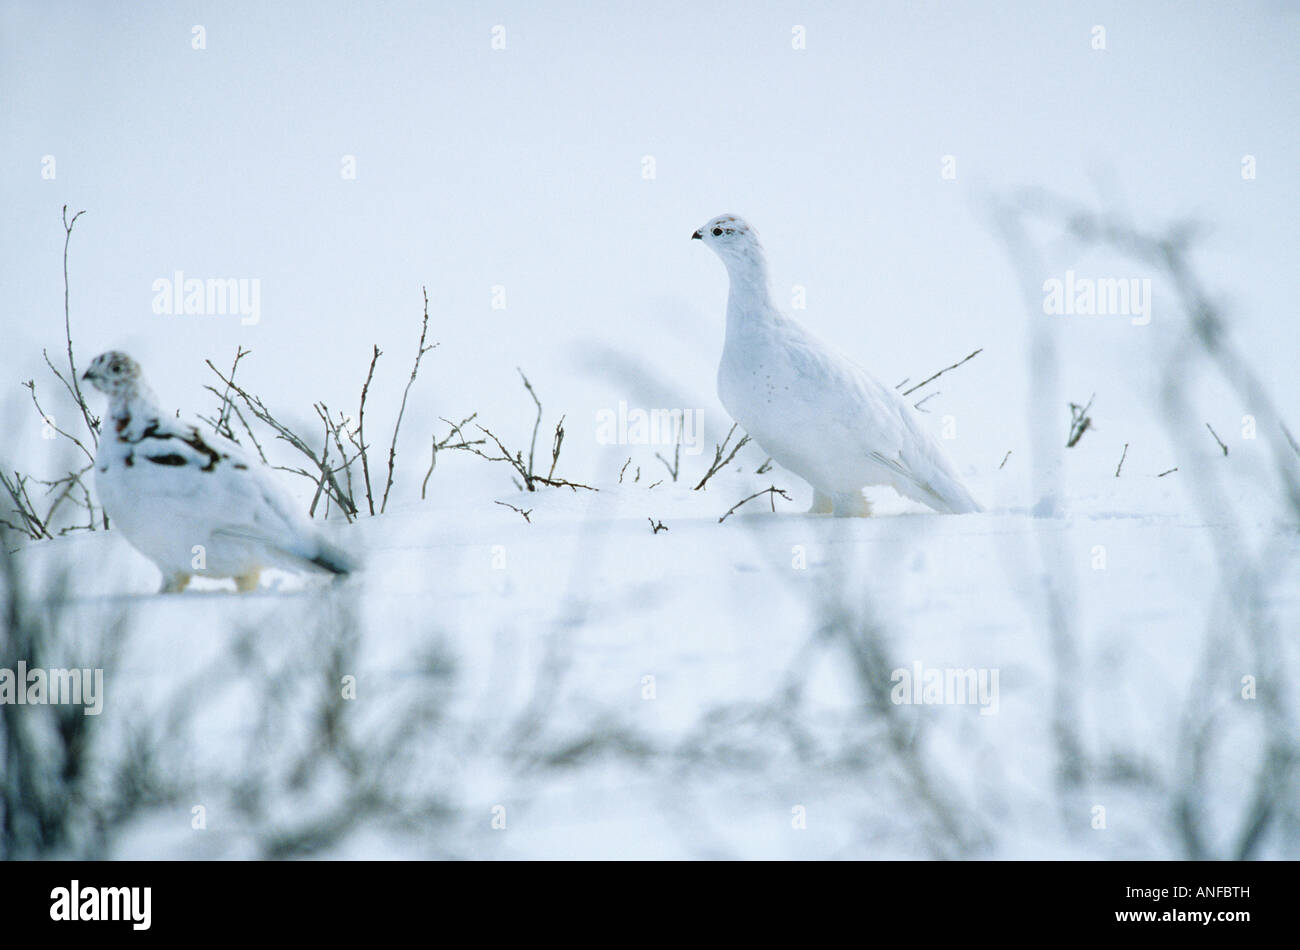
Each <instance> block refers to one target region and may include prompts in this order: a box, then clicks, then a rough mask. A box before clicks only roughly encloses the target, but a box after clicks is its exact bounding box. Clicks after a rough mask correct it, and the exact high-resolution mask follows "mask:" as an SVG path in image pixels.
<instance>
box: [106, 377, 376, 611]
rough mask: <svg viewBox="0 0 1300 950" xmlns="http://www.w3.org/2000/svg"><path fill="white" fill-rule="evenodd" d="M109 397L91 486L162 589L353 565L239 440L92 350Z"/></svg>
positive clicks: (243, 585) (245, 583) (244, 585)
mask: <svg viewBox="0 0 1300 950" xmlns="http://www.w3.org/2000/svg"><path fill="white" fill-rule="evenodd" d="M82 378H83V379H85V380H87V381H89V382H90V383H91V385H93V386H94V387H95V388H96V389H98V390H99V391H100V392H102V393H105V394H106V395H107V396H108V399H109V405H108V425H107V426H106V427H105V432H104V435H103V438H101V440H100V443H99V451H98V452H97V453H96V455H95V487H96V489H97V490H98V492H99V500H100V503H101V504H102V505H103V506H104V510H105V511H106V512H108V516H109V519H110V523H111V524H112V525H113V527H115V528H117V529H119V530H121V532H122V534H123V535H125V537H126V539H127V540H128V541H130V542H131V544H133V545H134V546H135V547H136V549H137V550H139V551H140V552H141V553H142V554H144V555H145V556H146V557H148V558H149V559H150V560H152V561H153V562H154V563H155V564H157V565H158V568H159V569H160V570H161V571H162V575H163V584H162V590H163V592H164V593H165V592H169V591H180V590H184V588H185V585H186V584H188V583H189V581H190V577H191V576H192V575H195V574H197V575H199V576H202V577H233V578H234V579H235V586H236V587H237V588H238V589H239V590H241V591H247V590H253V589H254V588H256V587H257V584H258V577H259V574H260V573H261V571H262V569H263V568H266V567H280V568H288V569H291V570H293V569H316V570H321V571H327V572H329V573H331V574H347V573H349V572H350V571H352V570H355V568H356V564H355V562H354V561H353V559H352V558H350V557H349V556H348V555H346V554H344V553H343V552H342V551H340V550H338V549H337V548H335V547H333V546H332V545H331V544H329V542H327V541H326V540H325V539H324V538H323V537H322V536H321V534H320V532H319V531H317V529H316V528H315V526H314V525H312V523H311V521H310V520H308V519H307V517H306V516H304V515H302V514H300V513H299V512H298V510H297V508H296V507H295V505H294V502H293V500H292V499H291V498H290V497H289V496H288V494H287V493H285V491H284V490H283V489H282V488H281V487H280V486H279V485H277V484H276V483H275V481H274V480H273V479H272V476H271V470H270V469H269V468H268V467H267V466H266V465H264V464H262V463H261V462H260V461H258V460H256V459H253V458H251V457H250V456H249V455H248V454H247V453H246V452H245V451H244V450H243V449H242V448H240V447H239V446H238V445H236V444H235V443H234V442H231V441H230V440H229V439H225V438H222V437H221V436H219V435H215V434H213V433H203V434H200V433H199V430H198V429H197V428H196V427H194V426H191V425H187V424H186V423H184V422H181V421H180V420H179V419H175V418H173V417H171V416H170V415H168V414H165V413H164V412H163V411H162V410H161V409H160V408H159V406H158V402H157V399H156V397H155V396H154V394H153V392H152V391H151V390H150V389H149V387H148V386H147V385H146V384H145V381H144V378H143V377H142V376H141V374H140V366H139V364H137V363H136V362H135V361H134V360H133V359H131V357H129V356H127V355H126V354H125V353H117V352H110V353H104V354H102V355H100V356H97V357H95V360H94V362H92V363H91V364H90V368H89V369H87V370H86V372H85V374H84V375H83V376H82Z"/></svg>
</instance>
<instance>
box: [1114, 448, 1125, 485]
mask: <svg viewBox="0 0 1300 950" xmlns="http://www.w3.org/2000/svg"><path fill="white" fill-rule="evenodd" d="M1126 458H1128V443H1127V442H1125V443H1124V453H1123V454H1122V455H1121V456H1120V457H1119V464H1118V465H1116V466H1115V477H1116V478H1119V472H1120V469H1122V468H1123V467H1124V460H1125V459H1126Z"/></svg>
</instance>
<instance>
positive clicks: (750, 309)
mask: <svg viewBox="0 0 1300 950" xmlns="http://www.w3.org/2000/svg"><path fill="white" fill-rule="evenodd" d="M723 263H724V264H725V265H726V266H727V274H728V276H729V277H730V278H731V289H730V290H729V291H728V293H727V337H728V339H732V338H734V337H735V336H737V335H738V334H741V333H743V332H744V331H745V330H747V329H754V328H755V327H756V325H757V324H762V323H766V322H768V321H770V320H772V319H774V318H775V317H776V315H777V313H778V311H777V309H776V305H775V304H774V303H773V302H772V289H771V286H770V285H769V283H768V276H767V260H766V259H765V258H764V257H763V251H762V249H760V248H751V249H747V250H744V251H737V252H735V253H733V254H729V255H727V256H726V257H724V258H723Z"/></svg>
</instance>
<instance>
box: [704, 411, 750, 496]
mask: <svg viewBox="0 0 1300 950" xmlns="http://www.w3.org/2000/svg"><path fill="white" fill-rule="evenodd" d="M736 425H737V424H736V423H734V422H733V423H732V424H731V428H730V429H728V430H727V437H726V438H725V439H723V440H722V444H721V445H718V446H715V447H714V449H713V464H712V465H710V466H709V470H708V471H707V472H705V473H704V477H703V478H701V479H700V481H699V483H698V484H697V485H696V486H695V488H694V489H692V490H693V491H699V490H700V489H701V488H703V487H704V486H705V485H706V484H707V483H708V481H709V479H710V478H712V477H713V476H714V475H716V474H718V472H720V471H722V469H724V468H726V467H727V465H728V464H730V462H731V460H732V459H734V458H735V457H736V453H737V452H739V451H740V450H741V448H742V447H743V446H744V445H745V443H746V442H748V441H749V436H747V435H745V436H741V439H740V441H739V442H737V443H736V445H735V447H734V448H733V449H732V450H731V454H730V455H728V456H726V458H723V453H724V452H726V450H727V443H728V442H730V441H731V437H732V435H733V434H734V433H735V431H736Z"/></svg>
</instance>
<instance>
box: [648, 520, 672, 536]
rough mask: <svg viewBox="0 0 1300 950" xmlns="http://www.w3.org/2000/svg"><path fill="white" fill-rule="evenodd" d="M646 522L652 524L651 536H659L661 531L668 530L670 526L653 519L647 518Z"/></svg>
mask: <svg viewBox="0 0 1300 950" xmlns="http://www.w3.org/2000/svg"><path fill="white" fill-rule="evenodd" d="M646 521H648V522H650V533H651V534H658V533H659V532H660V531H667V530H668V525H666V524H664V523H663V522H662V521H655V520H654V519H653V518H646Z"/></svg>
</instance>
